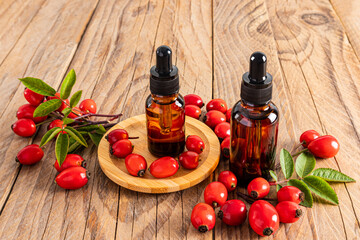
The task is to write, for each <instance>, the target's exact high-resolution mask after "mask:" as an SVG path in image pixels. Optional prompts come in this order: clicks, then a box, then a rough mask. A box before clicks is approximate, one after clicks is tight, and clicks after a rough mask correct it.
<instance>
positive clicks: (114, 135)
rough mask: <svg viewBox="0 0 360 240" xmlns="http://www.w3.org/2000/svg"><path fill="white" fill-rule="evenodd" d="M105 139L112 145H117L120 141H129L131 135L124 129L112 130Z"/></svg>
mask: <svg viewBox="0 0 360 240" xmlns="http://www.w3.org/2000/svg"><path fill="white" fill-rule="evenodd" d="M105 138H106V140H108V142H109V143H110V145H113V144H114V143H116V142H117V141H119V140H122V139H128V138H129V134H128V132H127V131H126V130H124V129H115V130H112V131H111V132H110V133H109V134H108V135H106V136H105Z"/></svg>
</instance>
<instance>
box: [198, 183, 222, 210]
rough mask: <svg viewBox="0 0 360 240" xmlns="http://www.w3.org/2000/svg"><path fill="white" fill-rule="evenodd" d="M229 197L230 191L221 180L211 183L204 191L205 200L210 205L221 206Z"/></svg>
mask: <svg viewBox="0 0 360 240" xmlns="http://www.w3.org/2000/svg"><path fill="white" fill-rule="evenodd" d="M227 197H228V192H227V189H226V187H225V185H224V184H222V183H221V182H212V183H209V184H208V185H207V186H206V188H205V191H204V200H205V202H206V203H207V204H209V205H210V206H213V207H214V208H216V207H221V206H222V205H224V203H225V202H226V200H227Z"/></svg>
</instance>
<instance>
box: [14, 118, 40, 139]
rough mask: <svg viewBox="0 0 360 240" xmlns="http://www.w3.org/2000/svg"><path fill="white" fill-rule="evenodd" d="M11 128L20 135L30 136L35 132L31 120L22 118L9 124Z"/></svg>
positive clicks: (34, 126)
mask: <svg viewBox="0 0 360 240" xmlns="http://www.w3.org/2000/svg"><path fill="white" fill-rule="evenodd" d="M11 129H12V130H13V131H14V133H16V134H17V135H19V136H21V137H30V136H32V135H34V134H35V132H36V125H35V123H34V121H33V120H31V119H27V118H22V119H19V120H17V121H16V122H15V123H14V124H13V125H11Z"/></svg>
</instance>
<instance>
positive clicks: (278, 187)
mask: <svg viewBox="0 0 360 240" xmlns="http://www.w3.org/2000/svg"><path fill="white" fill-rule="evenodd" d="M281 188H282V186H281V185H280V184H276V191H277V192H278V191H279V190H280V189H281Z"/></svg>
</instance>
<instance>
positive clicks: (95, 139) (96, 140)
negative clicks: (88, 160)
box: [88, 133, 104, 146]
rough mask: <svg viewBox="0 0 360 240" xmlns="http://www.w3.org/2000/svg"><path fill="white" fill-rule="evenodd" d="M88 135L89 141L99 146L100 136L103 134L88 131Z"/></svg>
mask: <svg viewBox="0 0 360 240" xmlns="http://www.w3.org/2000/svg"><path fill="white" fill-rule="evenodd" d="M88 135H89V137H90V138H91V141H93V143H94V144H95V145H96V146H99V144H100V141H101V139H102V137H103V136H104V134H98V133H88Z"/></svg>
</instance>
